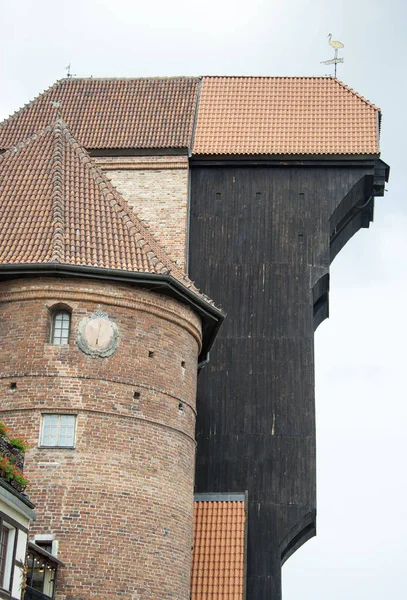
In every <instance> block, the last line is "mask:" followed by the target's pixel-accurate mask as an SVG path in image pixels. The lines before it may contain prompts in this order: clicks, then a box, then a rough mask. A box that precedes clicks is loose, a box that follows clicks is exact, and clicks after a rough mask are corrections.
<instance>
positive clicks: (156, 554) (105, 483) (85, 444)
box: [0, 278, 201, 600]
mask: <svg viewBox="0 0 407 600" xmlns="http://www.w3.org/2000/svg"><path fill="white" fill-rule="evenodd" d="M55 307H56V308H57V309H60V308H61V307H63V308H64V309H65V311H66V312H69V314H70V315H71V323H70V328H69V339H68V343H65V344H59V343H52V331H51V330H52V319H53V318H54V314H55ZM95 314H96V315H97V316H98V315H99V316H100V315H103V317H104V318H105V319H107V320H108V321H109V322H111V323H113V324H114V327H115V331H116V332H117V335H116V339H115V348H114V349H113V352H112V353H111V354H110V355H109V356H98V355H97V354H96V353H92V351H91V350H90V351H88V352H85V351H84V350H83V349H82V348H81V347H80V346H81V339H80V336H81V330H82V329H83V324H85V325H86V323H87V322H89V318H92V317H93V316H94V315H95ZM0 323H1V326H0V336H1V340H2V344H1V350H0V363H1V364H2V371H1V409H2V410H1V415H2V418H4V420H5V421H6V422H7V424H9V425H10V427H11V429H12V430H13V431H18V432H21V434H22V435H23V436H25V438H26V439H27V441H28V443H29V446H30V450H29V452H28V453H27V458H26V473H27V475H28V477H29V479H30V480H31V481H32V485H33V487H32V489H31V492H30V497H31V499H32V501H33V502H34V503H35V504H36V511H37V513H38V519H37V522H36V523H35V524H34V526H33V529H32V532H31V533H32V534H41V535H46V534H52V535H53V536H55V538H56V539H57V540H58V542H59V556H60V558H61V560H62V561H63V562H64V563H65V568H63V569H62V570H61V577H60V579H59V582H58V586H57V589H58V594H57V598H58V599H61V600H62V599H68V598H69V599H71V598H72V599H73V598H75V599H82V598H85V599H86V600H90V599H97V600H103V599H106V600H107V599H109V600H111V598H113V597H117V598H126V599H130V598H140V599H141V598H142V599H145V600H147V599H148V600H151V599H153V598H157V599H158V598H174V599H177V600H180V599H185V600H186V599H187V598H189V586H190V581H189V576H190V561H191V545H192V511H193V493H192V492H193V478H194V457H195V440H194V433H195V396H196V372H197V358H198V354H199V351H200V347H201V323H200V319H199V318H198V317H197V316H196V315H195V314H194V313H193V312H192V310H191V309H189V308H188V307H187V306H185V305H182V304H180V303H179V302H177V301H175V300H173V299H171V298H168V297H165V296H162V295H158V294H156V293H152V292H148V291H145V290H142V289H137V288H134V287H130V286H126V285H112V284H108V283H103V282H98V281H91V280H84V281H81V282H79V283H78V281H76V280H75V279H68V280H60V279H51V278H49V279H41V280H38V279H25V280H16V281H12V282H4V283H2V284H0ZM51 415H52V416H54V417H55V418H59V419H60V418H61V417H60V416H61V415H63V416H66V415H71V416H73V421H74V429H75V431H74V436H73V438H72V439H73V442H72V446H71V447H58V446H59V444H60V443H61V439H56V438H55V439H48V438H45V437H44V435H45V433H47V432H45V431H44V427H45V423H46V421H45V420H46V419H47V417H48V418H49V416H51ZM71 422H72V420H71ZM57 427H58V424H57ZM59 427H61V426H60V425H59ZM70 439H71V438H69V435H68V438H67V439H65V440H62V443H65V444H66V443H68V444H69V443H70ZM50 443H51V444H52V447H49V444H50Z"/></svg>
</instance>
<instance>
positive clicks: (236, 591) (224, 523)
mask: <svg viewBox="0 0 407 600" xmlns="http://www.w3.org/2000/svg"><path fill="white" fill-rule="evenodd" d="M245 522H246V514H245V501H244V500H239V501H234V500H226V501H223V500H216V501H204V500H197V501H195V507H194V548H193V558H192V579H191V599H192V600H214V599H216V598H218V599H219V600H220V599H222V600H242V599H243V593H244V587H245V585H244V584H245V581H244V577H245V575H244V570H245V566H244V564H245Z"/></svg>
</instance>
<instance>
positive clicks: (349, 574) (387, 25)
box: [0, 0, 407, 600]
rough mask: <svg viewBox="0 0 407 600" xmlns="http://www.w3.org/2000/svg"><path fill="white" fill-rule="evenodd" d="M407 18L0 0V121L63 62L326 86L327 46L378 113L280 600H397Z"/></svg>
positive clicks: (398, 1) (313, 4)
mask: <svg viewBox="0 0 407 600" xmlns="http://www.w3.org/2000/svg"><path fill="white" fill-rule="evenodd" d="M406 6H407V3H404V2H403V1H402V0H387V2H382V1H380V2H379V1H378V0H371V1H369V0H342V2H338V1H337V2H332V1H331V2H327V1H325V2H323V1H322V0H312V1H311V0H302V1H301V0H285V1H284V0H278V1H276V0H269V1H262V0H251V1H250V2H243V1H242V0H206V1H205V2H199V3H198V2H197V3H192V2H187V1H185V0H172V1H171V2H169V1H168V0H166V1H164V0H150V2H146V1H145V0H143V1H140V0H133V1H130V0H114V1H112V0H109V1H108V0H99V1H97V0H81V1H78V0H70V1H69V2H62V1H60V2H57V1H56V0H52V1H51V0H45V1H44V0H35V1H34V0H32V1H30V0H19V1H18V2H17V1H16V0H0V23H1V30H2V35H1V37H0V119H2V118H5V117H6V116H8V114H10V113H12V112H14V111H15V110H17V109H18V108H19V107H20V106H22V105H23V104H24V103H26V102H27V101H29V100H31V99H32V98H33V97H34V96H35V95H37V94H38V93H39V92H41V91H42V90H43V89H45V88H47V87H48V86H49V85H51V84H52V83H53V82H54V81H55V80H56V79H59V78H61V77H63V76H64V75H65V71H64V67H65V66H66V65H67V64H68V63H72V72H73V73H75V74H77V75H78V76H89V75H93V76H95V77H96V76H116V77H120V76H133V77H136V76H149V75H211V74H217V75H230V74H243V75H325V74H327V73H329V72H330V71H329V70H328V69H329V67H325V66H324V65H322V64H320V61H322V60H326V59H329V58H331V57H332V51H331V48H330V46H329V45H328V43H327V39H326V36H327V34H328V33H330V32H332V34H333V39H336V40H340V41H342V42H343V43H344V44H345V48H344V50H343V51H342V56H344V57H345V63H344V65H339V68H338V76H339V78H340V79H342V80H343V81H344V82H345V83H346V84H348V85H350V86H351V87H353V88H355V89H356V90H357V91H358V92H359V93H361V94H362V95H364V96H366V97H367V98H368V99H369V100H371V101H373V102H374V103H375V104H377V105H378V106H380V107H381V108H382V109H383V121H382V143H381V147H382V158H383V160H385V161H386V162H387V163H389V164H390V165H391V169H392V171H391V179H390V183H389V184H388V186H387V187H388V190H389V191H388V193H386V195H385V197H384V198H378V199H377V200H376V212H375V222H374V224H373V225H372V226H371V228H370V230H363V231H361V232H359V234H358V235H357V236H356V237H355V238H354V239H353V240H351V241H350V242H349V243H348V245H347V246H346V247H345V249H344V250H343V251H342V252H341V254H340V255H339V256H338V257H337V258H336V260H335V261H334V263H333V266H332V269H331V295H330V310H331V317H330V319H329V320H328V321H326V322H324V323H323V324H322V325H321V326H320V328H319V329H318V331H317V335H316V380H317V386H316V392H317V441H318V537H317V538H315V539H313V540H311V541H310V542H308V543H307V544H306V545H305V546H304V547H303V548H302V549H301V550H299V551H298V552H297V553H296V554H295V555H294V556H293V557H292V558H291V559H290V560H289V561H288V562H287V563H286V566H285V567H284V573H283V575H284V579H283V584H284V594H283V597H284V600H298V599H300V598H301V600H328V599H329V600H344V599H346V600H353V599H355V600H356V599H357V600H364V599H365V598H366V599H369V600H383V598H385V597H389V598H391V599H392V600H402V599H403V600H404V599H405V598H406V597H407V582H406V577H405V572H406V567H405V560H406V556H407V517H406V509H405V506H404V505H405V497H406V493H407V485H406V476H405V472H406V469H405V464H404V458H405V455H406V449H407V440H406V434H405V431H406V421H407V408H406V400H407V397H406V389H405V385H404V369H405V368H406V366H405V359H406V352H405V340H406V338H407V326H406V317H405V314H404V308H405V307H406V305H407V273H406V255H407V241H406V226H407V210H406V206H405V204H406V203H405V190H406V189H407V176H406V173H405V169H403V161H404V156H403V155H404V151H405V150H404V146H405V144H406V139H407V126H406V122H407V120H406V113H405V107H404V105H405V103H406V96H407V86H406V68H405V56H406V51H407V44H406V41H405V40H406V30H407V9H406ZM406 370H407V368H406ZM250 600H252V599H250ZM253 600H255V599H253Z"/></svg>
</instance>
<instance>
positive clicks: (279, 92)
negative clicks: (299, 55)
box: [193, 77, 380, 155]
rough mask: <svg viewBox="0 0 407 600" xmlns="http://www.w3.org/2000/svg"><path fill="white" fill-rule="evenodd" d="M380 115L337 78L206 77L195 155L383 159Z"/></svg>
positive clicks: (195, 139) (195, 140) (196, 133)
mask: <svg viewBox="0 0 407 600" xmlns="http://www.w3.org/2000/svg"><path fill="white" fill-rule="evenodd" d="M379 114H380V109H378V108H377V107H376V106H374V105H373V104H371V103H370V102H368V101H367V100H365V98H363V97H362V96H360V95H358V94H357V93H356V92H354V91H353V90H352V89H350V88H348V87H347V86H345V85H344V84H343V83H341V82H340V81H339V80H338V79H335V78H331V77H204V78H203V81H202V86H201V90H200V96H199V107H198V116H197V123H196V131H195V137H194V145H193V154H195V155H196V154H200V155H235V154H240V155H261V154H262V155H321V154H324V155H366V154H367V155H372V154H373V155H377V154H379V127H378V121H379V118H378V116H379Z"/></svg>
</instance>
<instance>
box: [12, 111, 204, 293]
mask: <svg viewBox="0 0 407 600" xmlns="http://www.w3.org/2000/svg"><path fill="white" fill-rule="evenodd" d="M0 231H1V232H2V235H1V236H0V264H3V265H6V264H7V265H9V264H19V263H59V264H65V265H82V266H93V267H101V268H106V269H119V270H124V271H130V272H147V273H155V274H158V275H163V274H171V275H172V276H173V277H175V279H177V280H178V281H180V282H181V283H182V284H183V285H184V286H185V287H187V288H189V289H191V291H194V292H195V293H198V291H197V290H196V288H194V286H193V284H192V282H191V281H190V280H189V279H188V278H187V277H186V275H184V273H182V272H181V271H180V269H179V268H178V267H177V266H176V265H175V264H174V263H173V262H172V261H171V259H170V258H169V257H168V255H167V254H166V253H165V251H164V250H162V248H161V247H160V246H159V244H158V243H157V242H156V241H155V239H154V238H153V236H152V235H151V233H150V232H149V230H148V229H147V228H146V227H145V226H143V224H142V223H141V222H140V221H139V219H138V218H137V216H136V215H135V213H134V212H133V211H132V209H131V208H130V207H129V205H128V204H127V202H126V201H125V200H124V199H123V198H122V197H121V196H120V194H119V193H118V192H117V190H116V189H115V188H114V187H113V186H112V184H111V183H110V181H109V180H108V179H107V178H106V176H105V175H104V174H103V173H102V171H100V170H99V169H98V167H97V166H96V165H95V164H94V163H93V162H92V160H91V159H90V157H89V155H88V154H87V152H86V151H85V150H84V149H83V148H82V147H81V146H80V145H79V144H78V142H77V141H76V140H75V138H74V137H73V136H72V135H71V133H70V132H69V130H68V129H67V127H66V126H65V124H64V123H63V121H62V120H61V119H57V121H56V123H55V125H53V126H48V127H46V128H45V129H43V130H42V131H41V132H40V133H39V134H38V135H34V136H32V137H31V138H29V139H28V140H27V141H26V142H23V143H21V144H19V145H18V146H16V147H13V148H11V149H10V150H8V151H7V152H5V153H3V154H2V155H0ZM205 299H206V300H208V299H207V298H206V297H205Z"/></svg>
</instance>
